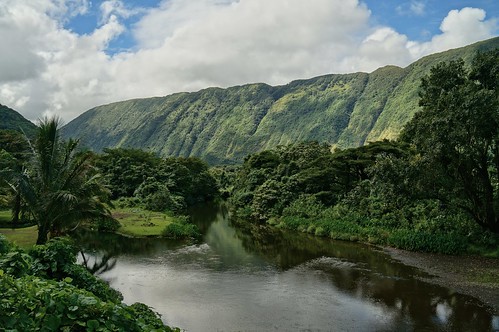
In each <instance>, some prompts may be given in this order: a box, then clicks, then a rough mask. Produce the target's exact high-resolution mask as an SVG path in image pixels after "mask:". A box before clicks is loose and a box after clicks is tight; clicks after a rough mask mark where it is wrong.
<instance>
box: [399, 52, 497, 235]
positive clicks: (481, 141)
mask: <svg viewBox="0 0 499 332" xmlns="http://www.w3.org/2000/svg"><path fill="white" fill-rule="evenodd" d="M420 95H421V99H420V105H421V106H422V108H423V110H422V111H421V112H420V113H418V114H416V116H415V117H414V118H413V119H412V120H411V121H410V122H409V123H408V125H407V127H406V129H405V131H404V132H403V135H402V139H403V140H404V141H407V142H409V143H410V144H412V145H413V146H414V147H415V149H416V151H417V152H418V155H419V156H420V160H419V161H418V164H419V168H420V169H421V170H423V171H426V172H422V173H421V175H420V177H419V179H417V181H415V183H416V184H417V185H418V187H420V188H421V190H424V191H426V192H428V193H430V194H431V195H432V196H433V197H435V198H437V199H439V200H441V201H443V202H445V203H447V204H451V205H453V206H455V207H456V208H460V209H463V210H464V211H466V212H467V213H469V215H470V216H471V217H472V218H473V219H474V220H475V221H476V222H477V223H478V224H479V225H481V226H482V227H485V228H487V229H489V230H491V231H493V232H495V233H499V187H498V186H497V184H498V183H499V114H498V110H499V49H497V50H495V51H491V52H488V53H479V54H478V55H477V56H476V57H475V58H474V60H473V62H472V65H471V67H470V68H467V67H466V66H465V64H464V61H462V60H456V61H452V62H448V63H441V64H439V65H437V66H435V67H434V68H432V70H431V72H430V74H429V75H428V76H426V77H424V78H423V81H422V85H421V94H420ZM429 176H430V177H432V178H433V180H434V183H428V181H427V180H426V179H425V178H427V177H429Z"/></svg>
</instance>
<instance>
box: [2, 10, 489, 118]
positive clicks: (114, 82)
mask: <svg viewBox="0 0 499 332" xmlns="http://www.w3.org/2000/svg"><path fill="white" fill-rule="evenodd" d="M88 4H89V1H84V0H38V1H31V0H4V1H2V3H0V38H1V40H3V41H7V44H8V45H9V47H8V49H6V50H5V51H2V52H0V103H2V104H6V105H9V106H11V107H14V108H15V109H17V110H19V111H21V112H22V113H23V114H24V115H25V116H26V117H28V118H30V119H36V118H37V117H40V116H41V115H42V114H55V113H57V114H60V115H61V116H62V117H63V118H64V119H65V120H66V121H69V120H70V119H72V118H74V117H75V116H77V115H78V114H80V113H82V112H84V111H85V110H87V109H89V108H91V107H93V106H96V105H100V104H103V103H108V102H113V101H118V100H123V99H130V98H136V97H149V96H154V95H166V94H169V93H173V92H177V91H193V90H197V89H201V88H205V87H208V86H222V87H226V86H231V85H236V84H244V83H248V82H266V83H270V84H283V83H287V82H289V81H291V80H293V79H297V78H306V77H312V76H315V75H321V74H326V73H345V72H355V71H360V70H362V71H372V70H374V69H376V68H378V67H380V66H383V65H387V64H396V65H400V66H405V65H407V64H409V63H410V62H411V61H414V60H416V59H417V58H419V57H421V56H423V55H426V54H429V53H432V52H435V51H440V50H444V49H447V48H451V47H458V46H463V45H466V44H469V43H471V42H474V41H477V40H480V39H485V38H489V37H492V36H493V35H494V34H495V33H497V21H496V20H494V19H486V15H485V12H484V11H483V10H480V9H473V8H464V9H462V10H456V11H451V12H450V13H449V14H448V16H447V17H445V18H444V19H443V21H442V24H441V33H440V34H439V35H436V36H434V37H433V38H432V39H431V40H430V41H428V42H425V43H420V42H415V41H411V40H409V39H408V38H407V36H405V35H403V34H401V33H399V32H397V31H396V30H395V29H393V28H392V27H387V26H373V25H372V23H371V12H370V10H369V8H368V7H367V6H366V5H365V4H364V3H363V2H360V1H358V0H310V1H306V2H305V1H302V0H272V1H268V0H239V1H236V0H195V1H194V0H193V1H185V0H165V1H163V2H161V3H160V4H159V5H158V6H157V7H156V8H152V9H141V8H131V7H127V6H126V5H125V2H124V1H120V0H110V1H104V2H103V3H102V4H101V6H100V7H99V9H100V17H99V19H100V21H99V25H98V26H97V27H96V29H95V30H94V31H93V32H92V33H90V34H86V35H78V34H75V33H73V32H71V31H69V30H67V29H65V28H63V26H64V24H63V23H64V20H65V19H67V17H68V15H76V14H77V13H84V12H86V11H87V10H88ZM411 4H414V8H413V10H414V11H415V12H418V11H424V6H423V7H417V6H418V4H424V3H423V2H420V1H413V2H411ZM418 8H419V9H418ZM61 13H65V14H61ZM133 15H141V16H139V17H140V19H138V20H137V21H136V23H135V24H133V25H132V26H131V27H128V28H127V27H126V26H125V25H124V23H123V19H125V18H127V17H131V16H133ZM96 23H97V22H96ZM127 29H130V30H129V31H128V32H130V33H131V34H132V35H133V36H134V37H135V39H136V42H137V46H136V47H134V48H133V49H131V50H128V51H125V52H121V53H117V54H113V55H109V54H107V53H106V52H107V48H108V46H109V44H110V42H111V41H113V40H114V39H116V38H117V37H119V36H120V35H121V34H123V33H124V32H125V31H127Z"/></svg>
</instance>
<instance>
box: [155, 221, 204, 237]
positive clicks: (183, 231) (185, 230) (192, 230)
mask: <svg viewBox="0 0 499 332" xmlns="http://www.w3.org/2000/svg"><path fill="white" fill-rule="evenodd" d="M161 235H162V236H164V237H167V238H170V239H188V238H195V239H197V238H199V237H200V236H201V233H200V232H199V228H198V227H197V226H196V225H193V224H189V223H184V222H172V223H171V224H169V225H167V226H166V227H165V229H164V230H163V232H161Z"/></svg>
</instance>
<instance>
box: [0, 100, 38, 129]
mask: <svg viewBox="0 0 499 332" xmlns="http://www.w3.org/2000/svg"><path fill="white" fill-rule="evenodd" d="M5 129H8V130H16V131H23V132H24V133H25V134H26V135H28V137H32V136H33V135H34V133H35V131H36V126H35V125H34V124H33V123H32V122H30V121H29V120H27V119H25V118H24V117H23V116H22V115H21V114H19V113H18V112H16V111H14V110H13V109H11V108H9V107H7V106H4V105H2V104H0V130H5Z"/></svg>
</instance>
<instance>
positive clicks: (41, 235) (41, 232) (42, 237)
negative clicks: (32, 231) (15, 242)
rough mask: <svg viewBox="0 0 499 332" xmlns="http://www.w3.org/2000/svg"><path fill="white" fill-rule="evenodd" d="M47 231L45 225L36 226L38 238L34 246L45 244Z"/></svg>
mask: <svg viewBox="0 0 499 332" xmlns="http://www.w3.org/2000/svg"><path fill="white" fill-rule="evenodd" d="M48 233H49V229H48V227H46V225H38V238H37V239H36V244H45V243H47V240H48Z"/></svg>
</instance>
